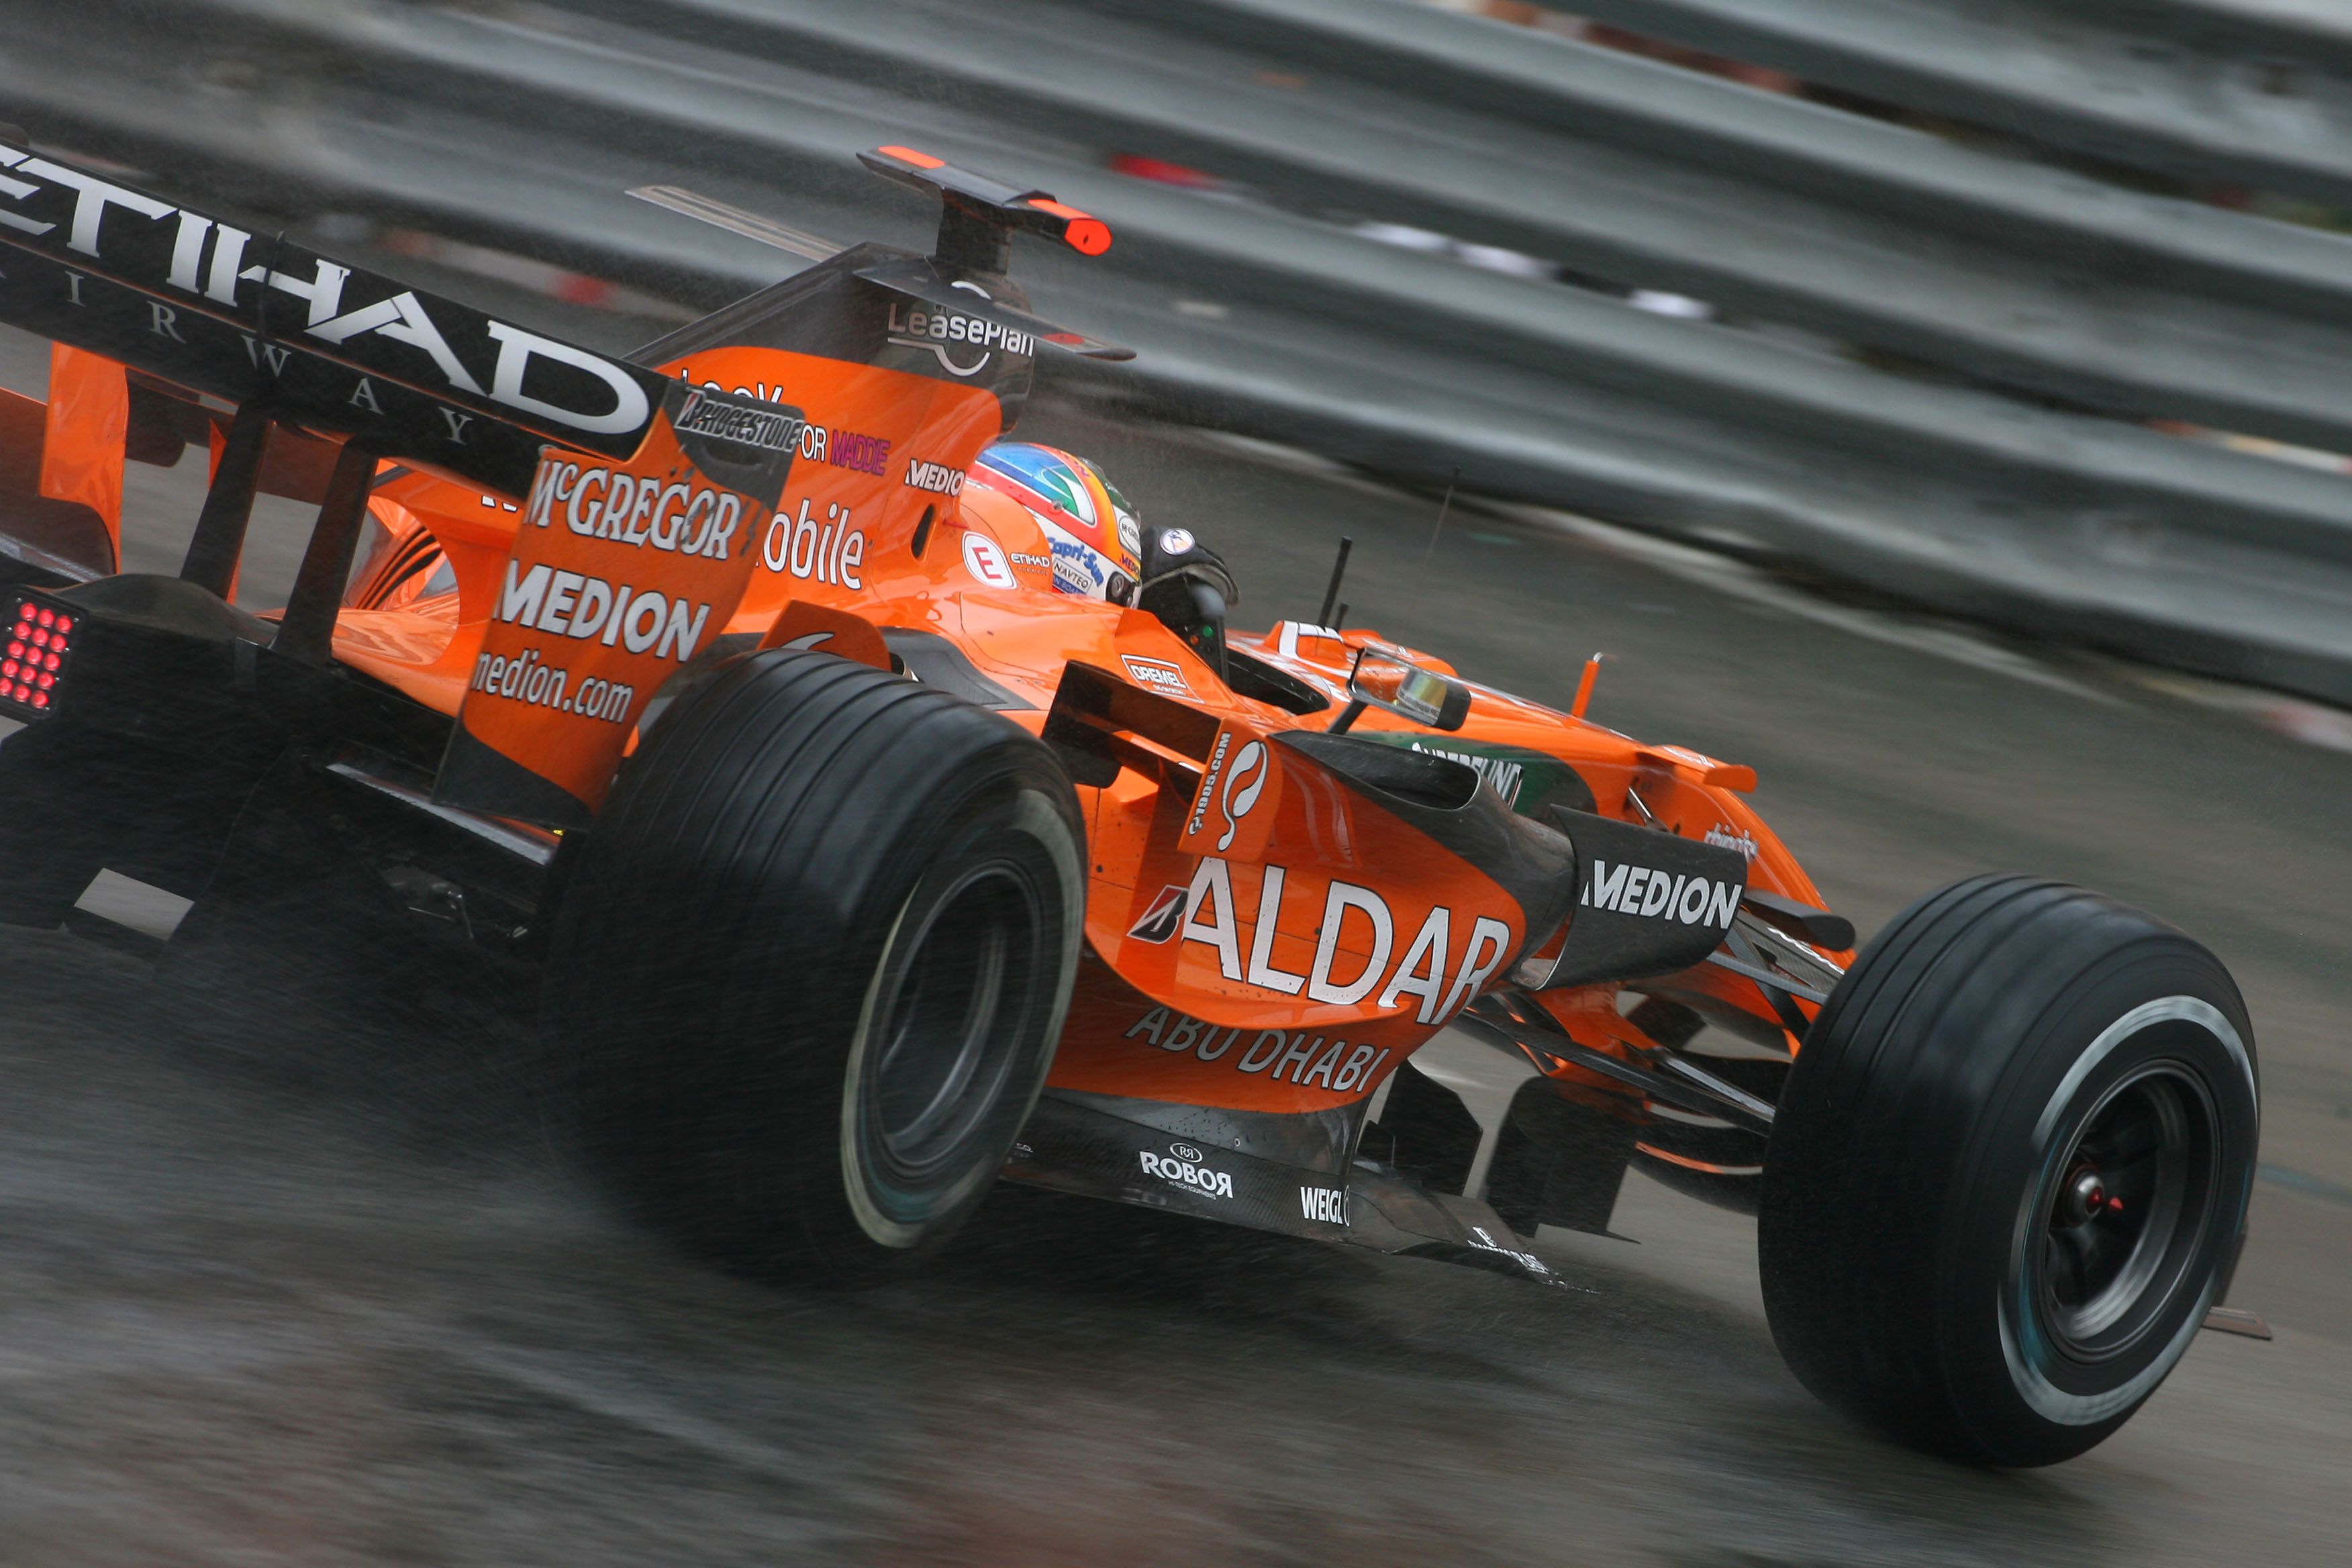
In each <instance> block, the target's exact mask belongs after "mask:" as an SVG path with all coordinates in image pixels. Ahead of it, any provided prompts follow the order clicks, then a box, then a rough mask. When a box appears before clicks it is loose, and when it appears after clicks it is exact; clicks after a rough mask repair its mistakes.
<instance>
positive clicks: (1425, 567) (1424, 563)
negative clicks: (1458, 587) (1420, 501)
mask: <svg viewBox="0 0 2352 1568" xmlns="http://www.w3.org/2000/svg"><path fill="white" fill-rule="evenodd" d="M1461 482H1462V470H1461V469H1460V468H1455V469H1454V477H1453V478H1452V479H1447V480H1446V481H1445V499H1444V500H1443V501H1441V502H1439V503H1438V508H1437V526H1436V527H1435V528H1433V529H1431V530H1430V531H1429V548H1428V549H1426V550H1424V551H1423V552H1421V575H1420V576H1419V577H1418V578H1416V579H1415V580H1414V582H1413V585H1412V607H1413V611H1414V613H1415V614H1419V613H1420V610H1421V591H1422V587H1423V584H1426V583H1427V582H1428V581H1429V563H1430V562H1431V561H1433V560H1434V559H1435V558H1436V555H1437V536H1438V535H1439V534H1441V533H1444V531H1445V514H1446V513H1447V512H1449V511H1451V510H1454V486H1456V485H1458V484H1460V483H1461Z"/></svg>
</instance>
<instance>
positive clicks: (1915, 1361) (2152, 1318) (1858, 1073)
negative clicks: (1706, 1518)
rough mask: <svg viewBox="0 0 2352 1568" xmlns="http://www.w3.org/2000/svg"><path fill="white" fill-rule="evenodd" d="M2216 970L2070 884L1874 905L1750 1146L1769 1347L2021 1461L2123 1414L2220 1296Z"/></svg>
mask: <svg viewBox="0 0 2352 1568" xmlns="http://www.w3.org/2000/svg"><path fill="white" fill-rule="evenodd" d="M2257 1104H2258V1089H2257V1079H2256V1071H2255V1063H2254V1054H2253V1035H2252V1029H2251V1028H2250V1026H2248V1024H2247V1021H2246V1014H2245V1006H2244V1004H2243V1002H2242V1000H2241V999H2240V998H2239V995H2238V991H2237V987H2236V986H2235V985H2234V984H2232V983H2231V979H2230V976H2229V973H2228V972H2227V971H2226V970H2224V969H2223V968H2222V967H2221V963H2220V961H2218V960H2217V959H2215V958H2214V957H2213V955H2212V954H2211V953H2210V952H2207V951H2206V950H2205V949H2204V948H2203V947H2201V946H2200V945H2199V944H2198V943H2197V942H2193V941H2191V940H2190V939H2189V938H2188V937H2186V936H2184V935H2182V934H2181V933H2180V932H2179V931H2174V930H2173V929H2172V928H2171V927H2169V926H2167V925H2164V924H2163V923H2161V922H2160V921H2156V920H2154V919H2153V918H2151V917H2149V916H2147V915H2145V914H2142V913H2140V912H2139V911H2137V910H2132V909H2128V908H2126V907H2125V906H2124V905H2121V904H2118V903H2116V902H2114V901H2113V900H2107V899H2104V898H2101V897H2099V896H2098V895H2096V894H2093V893H2088V892H2085V891H2084V890H2083V889H2078V888H2071V887H2066V886H2063V885H2060V884H2056V883H2051V882H2042V881H2035V880H2031V879H2024V878H2015V877H1982V878H1977V879H1971V880H1969V881H1966V882H1961V883H1958V884H1956V885H1955V886H1953V887H1950V888H1947V889H1944V890H1942V891H1941V892H1938V893H1935V894H1931V895H1930V896H1928V897H1927V898H1926V899H1924V900H1920V901H1919V902H1918V903H1916V904H1915V905H1913V906H1912V907H1911V908H1910V909H1909V910H1906V911H1905V912H1904V913H1903V914H1901V915H1900V916H1898V917H1896V919H1895V921H1894V922H1893V923H1892V924H1891V925H1889V926H1888V928H1887V929H1886V931H1885V932H1883V933H1881V935H1880V936H1879V937H1878V938H1877V939H1876V940H1875V941H1874V942H1872V943H1871V944H1870V947H1869V949H1868V950H1867V951H1865V952H1864V953H1863V955H1862V956H1861V958H1860V959H1859V960H1857V961H1856V963H1854V966H1853V969H1852V970H1850V971H1849V972H1848V973H1847V974H1846V975H1845V978H1844V979H1843V982H1842V983H1841V984H1839V986H1838V988H1837V990H1836V992H1835V993H1834V994H1832V996H1831V998H1830V1001H1829V1003H1828V1005H1826V1006H1824V1007H1823V1009H1822V1014H1821V1016H1820V1017H1819V1018H1818V1019H1816V1020H1815V1022H1814V1024H1813V1026H1812V1028H1811V1030H1810V1031H1809V1032H1808V1033H1807V1036H1806V1039H1805V1046H1804V1049H1803V1050H1802V1051H1801V1052H1800V1053H1799V1054H1798V1058H1797V1063H1796V1067H1795V1068H1794V1069H1793V1071H1792V1072H1791V1073H1790V1080H1789V1085H1788V1088H1787V1090H1786V1092H1785V1093H1784V1095H1783V1096H1782V1098H1781V1100H1780V1107H1779V1113H1778V1119H1777V1121H1776V1122H1775V1124H1774V1128H1773V1134H1772V1140H1771V1142H1770V1144H1769V1148H1768V1150H1767V1152H1766V1155H1765V1165H1764V1176H1763V1186H1762V1191H1761V1194H1760V1208H1759V1215H1758V1245H1759V1261H1760V1264H1761V1267H1762V1271H1763V1284H1764V1300H1765V1307H1766V1310H1767V1314H1768V1316H1769V1320H1770V1322H1771V1326H1772V1334H1773V1338H1774V1340H1775V1341H1776V1342H1778V1343H1779V1345H1780V1351H1781V1353H1782V1355H1783V1356H1784V1357H1785V1358H1786V1359H1787V1361H1788V1363H1789V1364H1790V1368H1791V1369H1792V1370H1793V1371H1794V1372H1795V1373H1797V1375H1798V1377H1799V1378H1800V1379H1801V1381H1802V1382H1803V1383H1804V1384H1806V1386H1807V1387H1809V1388H1811V1389H1812V1390H1813V1392H1814V1393H1816V1394H1819V1395H1821V1396H1822V1398H1823V1399H1824V1400H1826V1401H1827V1402H1829V1403H1830V1404H1832V1405H1837V1406H1839V1407H1841V1408H1843V1409H1845V1410H1847V1411H1849V1412H1852V1413H1853V1414H1855V1415H1860V1416H1862V1417H1864V1419H1867V1420H1869V1421H1871V1422H1873V1423H1874V1424H1875V1425H1877V1426H1881V1427H1882V1428H1884V1429H1885V1430H1887V1431H1889V1432H1891V1433H1893V1434H1894V1435H1895V1436H1899V1437H1901V1438H1903V1439H1905V1440H1906V1441H1908V1442H1911V1443H1913V1444H1915V1445H1916V1446H1918V1447H1924V1448H1927V1449H1929V1450H1932V1451H1935V1452H1938V1453H1942V1454H1946V1455H1949V1456H1951V1457H1954V1458H1963V1459H1968V1460H1971V1461H1975V1462H1979V1463H1990V1464H1999V1465H2044V1464H2051V1463H2054V1462H2056V1461H2058V1460H2061V1459H2066V1458H2073V1457H2074V1455H2077V1454H2080V1453H2082V1452H2084V1450H2085V1449H2088V1448H2090V1447H2093V1446H2094V1445H2095V1444H2097V1443H2098V1442H2099V1441H2100V1440H2101V1439H2103V1438H2105V1436H2107V1435H2108V1434H2109V1433H2111V1432H2113V1431H2114V1430H2115V1429H2116V1427H2118V1426H2122V1425H2123V1423H2124V1422H2125V1421H2126V1420H2128V1419H2129V1418H2130V1416H2131V1415H2132V1413H2133V1412H2134V1411H2135V1410H2137V1408H2138V1407H2139V1405H2141V1404H2142V1403H2143V1402H2144V1401H2145V1400H2146V1399H2147V1396H2148V1395H2149V1394H2152V1393H2154V1392H2155V1390H2156V1388H2157V1386H2158V1384H2160V1383H2162V1382H2163V1381H2164V1378H2165V1376H2166V1374H2167V1373H2169V1372H2170V1371H2171V1370H2172V1367H2173V1365H2174V1364H2175V1363H2177V1362H2178V1361H2179V1359H2180V1356H2181V1354H2182V1353H2183V1352H2185V1351H2186V1350H2187V1349H2188V1347H2189V1341H2190V1340H2191V1338H2193V1337H2194V1335H2195V1334H2196V1332H2197V1330H2198V1328H2199V1326H2200V1323H2201V1322H2202V1321H2203V1320H2204V1316H2205V1311H2206V1309H2207V1308H2208V1307H2210V1305H2212V1304H2213V1302H2215V1301H2216V1300H2219V1299H2220V1297H2221V1292H2222V1291H2223V1290H2224V1289H2227V1286H2228V1282H2229V1274H2230V1271H2231V1268H2233V1267H2234V1266H2235V1262H2236V1258H2237V1251H2238V1247H2239V1246H2240V1244H2241V1242H2242V1237H2243V1232H2244V1225H2245V1214H2246V1204H2247V1199H2248V1196H2249V1194H2250V1192H2251V1189H2252V1179H2253V1172H2254V1157H2255V1146H2256V1142H2257V1137H2258V1133H2259V1116H2258V1111H2257Z"/></svg>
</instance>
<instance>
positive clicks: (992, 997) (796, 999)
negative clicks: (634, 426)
mask: <svg viewBox="0 0 2352 1568" xmlns="http://www.w3.org/2000/svg"><path fill="white" fill-rule="evenodd" d="M561 871H562V883H563V891H562V901H561V903H560V905H559V907H558V910H557V913H556V920H555V924H554V927H553V929H552V931H551V935H550V942H549V959H548V969H547V990H546V999H545V1009H544V1016H545V1019H546V1023H547V1027H548V1029H549V1032H550V1034H551V1038H552V1039H553V1040H554V1041H555V1042H556V1044H557V1046H558V1047H559V1049H560V1050H561V1051H562V1059H563V1060H564V1062H565V1064H566V1067H567V1068H568V1070H567V1071H566V1072H565V1073H564V1074H563V1075H562V1076H563V1077H564V1079H565V1081H566V1087H567V1089H568V1095H567V1096H566V1100H567V1105H566V1109H567V1110H569V1111H570V1113H571V1120H572V1125H573V1128H574V1130H575V1131H576V1133H577V1135H578V1141H579V1143H580V1145H581V1148H582V1150H583V1153H584V1154H585V1155H586V1157H587V1159H588V1161H589V1163H590V1165H591V1168H592V1170H593V1173H595V1174H596V1175H597V1176H598V1177H600V1178H601V1179H603V1180H604V1182H605V1184H607V1185H608V1186H609V1187H611V1188H612V1189H613V1190H614V1191H615V1192H616V1193H618V1194H620V1195H621V1196H622V1197H623V1198H624V1199H625V1201H626V1202H627V1203H628V1204H629V1205H631V1206H632V1207H633V1208H635V1210H636V1211H637V1212H638V1213H639V1214H640V1215H643V1216H644V1217H646V1218H647V1219H649V1220H650V1221H652V1222H653V1223H654V1224H655V1225H656V1226H657V1227H659V1228H661V1229H663V1230H666V1231H667V1232H669V1233H670V1234H673V1235H675V1236H677V1237H681V1238H682V1239H684V1240H686V1241H687V1242H688V1243H689V1244H690V1245H693V1246H695V1247H698V1248H699V1249H701V1250H703V1251H706V1252H709V1253H711V1254H713V1255H715V1256H718V1257H719V1258H722V1259H724V1260H725V1261H728V1262H730V1263H731V1264H733V1265H735V1266H737V1267H741V1268H749V1269H751V1270H752V1271H754V1272H758V1273H761V1274H768V1275H775V1276H782V1277H788V1278H792V1279H801V1280H808V1281H820V1280H821V1281H829V1282H835V1283H847V1284H858V1283H864V1282H867V1281H871V1280H874V1279H881V1278H885V1277H887V1276H889V1275H892V1274H895V1273H898V1272H900V1271H903V1270H904V1269H906V1268H910V1267H912V1266H914V1265H915V1264H917V1263H919V1261H920V1260H921V1259H922V1258H925V1257H927V1256H928V1255H929V1254H930V1253H931V1252H933V1251H934V1250H936V1249H937V1248H938V1247H940V1245H942V1244H943V1243H944V1242H945V1241H946V1240H947V1238H948V1237H949V1236H950V1234H952V1232H953V1231H954V1230H955V1229H956V1227H957V1226H960V1225H961V1223H962V1222H963V1220H964V1219H965V1217H967V1216H968V1215H970V1214H971V1211H972V1209H973V1208H975V1207H977V1206H978V1205H979V1204H980V1202H981V1200H982V1198H983V1197H984V1196H985V1195H986V1193H987V1190H988V1187H989V1185H990V1184H991V1183H992V1181H993V1180H994V1178H995V1175H996V1173H997V1171H998V1170H999V1169H1000V1168H1001V1167H1002V1166H1003V1163H1004V1160H1005V1156H1006V1154H1007V1152H1008V1151H1009V1150H1010V1148H1011V1145H1012V1143H1013V1138H1014V1137H1015V1136H1016V1135H1017V1134H1018V1133H1019V1131H1020V1129H1021V1125H1022V1123H1023V1122H1024V1121H1025V1120H1026V1119H1027V1117H1028V1114H1029V1110H1030V1109H1031V1107H1032V1106H1033V1105H1034V1103H1035V1100H1036V1097H1037V1092H1038V1089H1040V1088H1041V1087H1042V1086H1043V1084H1044V1082H1045V1075H1046V1072H1047V1070H1048V1068H1050V1067H1051V1065H1052V1060H1053V1050H1054V1044H1055V1039H1056V1038H1057V1037H1059V1035H1060V1032H1061V1026H1062V1019H1063V1016H1064V1014H1065V1013H1066V1010H1067V1007H1068V1005H1069V996H1070V987H1071V984H1072V981H1073V979H1074V977H1075V975H1076V959H1077V950H1078V942H1079V939H1080V935H1081V931H1082V929H1083V924H1084V914H1085V899H1086V879H1085V864H1084V843H1083V827H1082V823H1081V819H1080V817H1079V815H1078V811H1077V806H1076V797H1075V796H1074V795H1073V794H1072V792H1071V789H1070V784H1069V781H1068V779H1067V778H1066V776H1065V775H1064V773H1063V772H1062V770H1061V766H1060V764H1059V763H1057V762H1056V761H1055V759H1054V757H1053V755H1052V753H1051V752H1048V751H1047V750H1046V749H1045V747H1044V746H1043V745H1042V744H1041V743H1040V742H1038V741H1037V740H1036V739H1035V738H1034V737H1033V736H1031V735H1029V734H1027V733H1026V732H1025V731H1022V730H1021V729H1020V728H1019V727H1018V726H1016V725H1014V724H1013V723H1011V722H1010V721H1007V720H1005V719H1003V718H1002V717H1000V716H998V715H996V714H993V713H990V712H987V711H984V710H981V709H977V708H973V707H971V706H970V705H968V704H966V703H963V702H961V701H959V700H956V699H954V698H952V697H950V696H949V695H947V694H946V693H944V692H940V691H939V690H936V689H929V688H926V687H923V686H920V685H918V684H916V683H914V682H912V681H908V680H905V679H899V678H898V677H894V676H889V675H885V674H883V673H882V672H880V671H878V670H874V669H870V668H866V667H865V666H863V665H859V664H854V663H851V662H849V661H847V660H845V659H840V658H833V657H831V656H829V655H825V654H820V653H813V652H807V651H803V650H793V649H778V650H773V651H771V652H765V653H760V654H754V655H751V656H750V657H749V658H744V659H741V660H739V661H738V662H736V663H734V664H732V665H730V666H728V667H726V668H722V669H721V670H720V671H719V672H718V673H717V674H715V675H714V676H712V677H711V678H710V679H709V680H708V681H707V682H705V683H704V684H702V685H701V686H698V688H696V689H694V690H693V691H692V692H691V693H689V694H688V696H687V697H686V698H684V699H683V700H681V702H680V705H679V707H678V708H677V710H674V711H673V712H671V713H669V714H667V715H666V716H665V718H664V719H663V721H662V722H661V723H659V724H658V725H657V726H656V728H655V730H654V731H653V732H652V733H651V734H650V735H649V736H648V737H647V739H646V742H645V744H644V745H643V746H642V747H641V748H640V750H639V751H638V753H637V754H636V755H635V757H634V758H632V759H631V761H630V763H629V765H628V767H627V768H626V769H625V772H624V773H623V776H622V778H621V780H620V782H619V784H617V785H616V787H615V789H614V794H613V797H612V799H611V800H610V801H609V802H607V804H606V806H605V809H604V811H603V812H602V813H600V814H599V816H598V818H597V821H596V823H595V825H594V826H593V827H592V828H591V829H589V830H588V831H587V832H586V833H585V834H584V835H583V836H581V837H580V838H579V841H578V842H577V843H576V844H567V845H566V847H565V863H564V864H563V866H562V868H561Z"/></svg>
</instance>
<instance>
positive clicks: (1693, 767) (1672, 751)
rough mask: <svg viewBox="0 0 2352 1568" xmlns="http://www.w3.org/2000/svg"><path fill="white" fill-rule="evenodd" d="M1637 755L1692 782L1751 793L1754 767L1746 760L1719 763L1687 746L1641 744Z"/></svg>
mask: <svg viewBox="0 0 2352 1568" xmlns="http://www.w3.org/2000/svg"><path fill="white" fill-rule="evenodd" d="M1639 755H1640V758H1641V760H1642V761H1643V762H1644V763H1650V764H1651V765H1653V766H1656V767H1664V768H1668V769H1671V770H1672V771H1674V772H1675V773H1680V774H1681V775H1682V776H1683V777H1685V778H1686V779H1689V780H1690V781H1692V782H1693V783H1695V784H1712V785H1715V786H1716V787H1717V788H1720V789H1727V790H1732V791H1735V792H1737V793H1738V794H1740V795H1748V794H1752V793H1754V791H1755V788H1756V770H1755V769H1754V768H1751V767H1749V766H1748V764H1747V763H1719V762H1717V761H1716V760H1715V759H1714V758H1713V757H1710V756H1708V755H1707V754H1706V752H1694V751H1692V750H1691V749H1690V748H1689V747H1687V746H1644V747H1643V748H1642V749H1641V752H1640V753H1639Z"/></svg>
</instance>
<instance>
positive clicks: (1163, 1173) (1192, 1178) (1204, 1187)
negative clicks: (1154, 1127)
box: [1137, 1149, 1234, 1198]
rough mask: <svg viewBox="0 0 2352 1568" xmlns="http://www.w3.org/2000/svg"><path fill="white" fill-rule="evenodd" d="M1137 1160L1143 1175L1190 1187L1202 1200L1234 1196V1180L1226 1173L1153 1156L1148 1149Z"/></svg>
mask: <svg viewBox="0 0 2352 1568" xmlns="http://www.w3.org/2000/svg"><path fill="white" fill-rule="evenodd" d="M1137 1158H1139V1159H1140V1160H1141V1161H1142V1162H1143V1173H1144V1174H1145V1175H1147V1176H1157V1177H1159V1178H1160V1180H1161V1181H1163V1182H1170V1183H1173V1184H1175V1185H1177V1186H1180V1187H1190V1188H1192V1190H1193V1191H1194V1192H1196V1193H1198V1194H1201V1195H1202V1197H1204V1198H1229V1197H1232V1196H1233V1195H1234V1178H1233V1177H1232V1175H1231V1174H1229V1173H1226V1172H1223V1171H1212V1170H1210V1169H1209V1168H1208V1167H1207V1166H1206V1165H1195V1164H1193V1163H1191V1162H1190V1161H1187V1160H1179V1159H1175V1158H1173V1157H1172V1156H1168V1155H1160V1154H1154V1153H1153V1152H1150V1150H1148V1149H1147V1150H1144V1151H1142V1152H1140V1153H1139V1155H1138V1156H1137Z"/></svg>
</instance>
